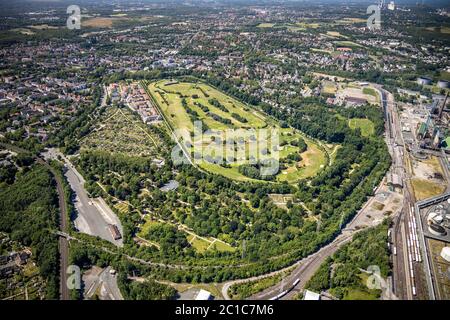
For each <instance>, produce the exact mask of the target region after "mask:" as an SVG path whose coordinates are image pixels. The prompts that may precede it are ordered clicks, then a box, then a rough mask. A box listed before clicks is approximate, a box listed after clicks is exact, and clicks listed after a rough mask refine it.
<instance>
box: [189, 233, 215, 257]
mask: <svg viewBox="0 0 450 320" xmlns="http://www.w3.org/2000/svg"><path fill="white" fill-rule="evenodd" d="M187 240H188V242H189V243H190V244H191V246H192V247H193V248H194V249H195V250H196V251H197V252H200V253H203V252H205V251H206V250H207V249H208V247H209V245H210V244H211V243H209V242H208V241H206V240H203V239H201V238H198V237H197V236H194V235H191V234H190V235H188V236H187Z"/></svg>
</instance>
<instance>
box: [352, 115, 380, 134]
mask: <svg viewBox="0 0 450 320" xmlns="http://www.w3.org/2000/svg"><path fill="white" fill-rule="evenodd" d="M348 126H349V127H350V128H352V129H356V128H359V129H360V130H361V134H362V135H363V136H364V137H368V136H371V135H373V134H374V132H375V126H374V125H373V122H372V121H370V120H369V119H362V118H352V119H349V120H348Z"/></svg>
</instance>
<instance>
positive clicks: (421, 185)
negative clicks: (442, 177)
mask: <svg viewBox="0 0 450 320" xmlns="http://www.w3.org/2000/svg"><path fill="white" fill-rule="evenodd" d="M411 184H412V186H413V189H414V195H415V196H416V200H418V201H419V200H424V199H427V198H431V197H434V196H438V195H440V194H442V193H443V192H444V191H445V185H442V184H439V183H435V182H432V181H429V180H425V179H411Z"/></svg>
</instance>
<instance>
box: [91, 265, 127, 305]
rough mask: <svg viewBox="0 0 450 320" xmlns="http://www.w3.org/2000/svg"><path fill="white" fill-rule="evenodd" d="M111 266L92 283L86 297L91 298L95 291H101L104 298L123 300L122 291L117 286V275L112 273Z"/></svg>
mask: <svg viewBox="0 0 450 320" xmlns="http://www.w3.org/2000/svg"><path fill="white" fill-rule="evenodd" d="M110 271H111V267H106V268H105V269H103V270H102V271H101V272H100V273H99V274H98V275H97V276H95V280H94V281H93V282H92V283H91V284H90V286H89V288H88V290H87V292H86V298H91V297H92V296H93V295H94V294H95V293H97V292H98V293H99V294H100V297H101V299H102V300H123V296H122V293H121V292H120V290H119V287H118V286H117V275H112V274H111V273H110Z"/></svg>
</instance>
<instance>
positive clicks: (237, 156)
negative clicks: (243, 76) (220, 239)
mask: <svg viewBox="0 0 450 320" xmlns="http://www.w3.org/2000/svg"><path fill="white" fill-rule="evenodd" d="M148 89H149V92H150V94H151V95H152V97H153V99H154V100H155V101H156V103H157V104H158V106H159V108H160V109H161V111H162V112H163V113H164V115H165V118H166V119H167V121H168V122H169V124H170V126H171V127H172V129H173V130H176V131H178V132H180V131H181V132H184V136H186V135H187V136H186V140H188V141H191V139H190V135H191V134H193V132H194V125H193V122H192V119H191V117H190V115H189V114H188V112H187V111H186V109H185V107H184V106H183V104H182V101H183V99H184V100H185V101H186V104H187V106H188V108H189V109H191V110H193V111H195V112H196V113H197V115H198V117H197V118H198V119H199V120H201V121H202V122H203V123H204V124H206V125H207V126H208V128H210V129H211V130H221V132H220V134H221V138H220V141H219V140H217V139H214V143H213V139H212V137H211V136H210V135H208V134H203V136H202V137H201V141H198V142H197V143H198V144H197V143H196V145H195V146H201V147H202V148H203V158H201V157H200V159H199V160H198V161H196V164H198V165H199V166H200V167H201V168H202V169H204V170H205V171H208V172H210V173H214V174H220V175H223V176H225V177H227V178H230V179H233V180H236V181H263V180H255V179H251V178H249V177H247V176H244V175H243V174H241V173H240V172H239V166H240V165H242V164H247V163H248V162H249V159H250V155H254V156H255V155H256V159H259V160H262V159H269V158H271V157H275V158H276V157H277V156H278V155H279V157H280V160H283V159H285V158H286V157H287V156H288V155H290V154H292V153H298V152H299V151H300V149H299V148H298V147H297V146H294V145H289V142H290V141H293V140H295V139H297V140H298V139H300V138H304V137H303V135H302V134H301V133H300V132H299V131H297V130H294V129H292V128H283V129H282V128H281V127H280V126H279V125H278V123H277V122H276V121H275V120H273V119H271V118H269V117H267V116H266V115H264V114H263V113H261V112H260V111H257V110H256V109H254V108H252V107H250V106H248V105H245V104H243V103H242V102H240V101H238V100H236V99H234V98H232V97H230V96H228V95H226V94H224V93H223V92H220V91H219V90H217V89H215V88H213V87H211V86H209V85H207V84H204V83H192V82H178V81H174V80H161V81H157V82H153V83H150V84H149V85H148ZM210 99H216V100H217V101H219V102H220V104H222V105H223V106H224V108H225V109H226V110H227V111H228V112H226V111H224V110H223V109H221V108H218V107H216V106H214V105H212V104H211V103H210ZM198 104H200V105H203V106H205V107H207V108H208V110H206V111H205V110H204V108H202V107H201V106H199V105H198ZM233 113H234V114H238V115H239V116H240V117H241V118H244V119H245V120H246V121H241V120H237V119H236V118H235V117H233V116H232V114H233ZM212 114H215V115H218V116H220V117H221V118H223V119H227V120H229V121H230V123H228V124H224V123H222V122H220V121H217V119H214V118H213V116H212ZM230 129H233V130H234V131H233V130H230ZM248 129H255V130H256V132H255V133H253V132H251V131H249V130H248ZM258 129H270V130H268V133H267V136H266V135H264V134H262V133H261V132H259V131H258ZM225 130H228V131H225ZM276 132H278V133H280V142H281V141H285V142H287V144H286V145H285V146H283V147H282V148H278V147H277V144H276V141H274V143H272V139H271V136H272V135H273V134H275V133H276ZM239 139H243V141H242V142H239ZM304 139H305V138H304ZM229 140H232V141H234V142H235V144H233V143H225V142H227V141H229ZM305 141H307V144H308V149H309V150H308V151H306V152H304V154H302V155H301V156H302V157H303V159H304V160H302V161H303V163H299V164H298V165H293V166H292V168H291V169H290V174H288V176H287V177H285V175H286V173H279V174H278V176H277V177H279V178H280V180H279V181H289V182H292V183H294V182H296V181H297V180H299V179H302V178H306V177H310V176H312V175H314V174H315V173H317V171H318V169H319V168H320V166H322V165H325V160H324V159H325V155H324V153H323V151H322V150H320V149H319V148H318V147H317V145H316V144H315V142H314V141H312V140H307V139H305ZM251 142H253V143H251ZM264 145H265V146H266V147H262V146H264ZM205 147H208V150H209V151H208V152H207V153H206V154H205ZM188 148H191V147H188ZM265 148H267V149H268V151H269V152H267V153H265V154H262V153H261V149H265ZM197 150H199V149H196V150H195V148H194V146H192V148H191V150H190V151H195V152H197ZM277 153H278V155H277ZM205 155H207V156H211V157H217V156H218V157H219V159H226V160H229V159H232V160H233V161H232V162H231V163H230V165H229V166H226V167H225V166H222V165H220V164H217V163H211V162H208V161H206V160H204V158H205ZM195 159H197V158H195ZM297 166H298V167H299V168H297ZM308 166H309V167H308Z"/></svg>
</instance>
